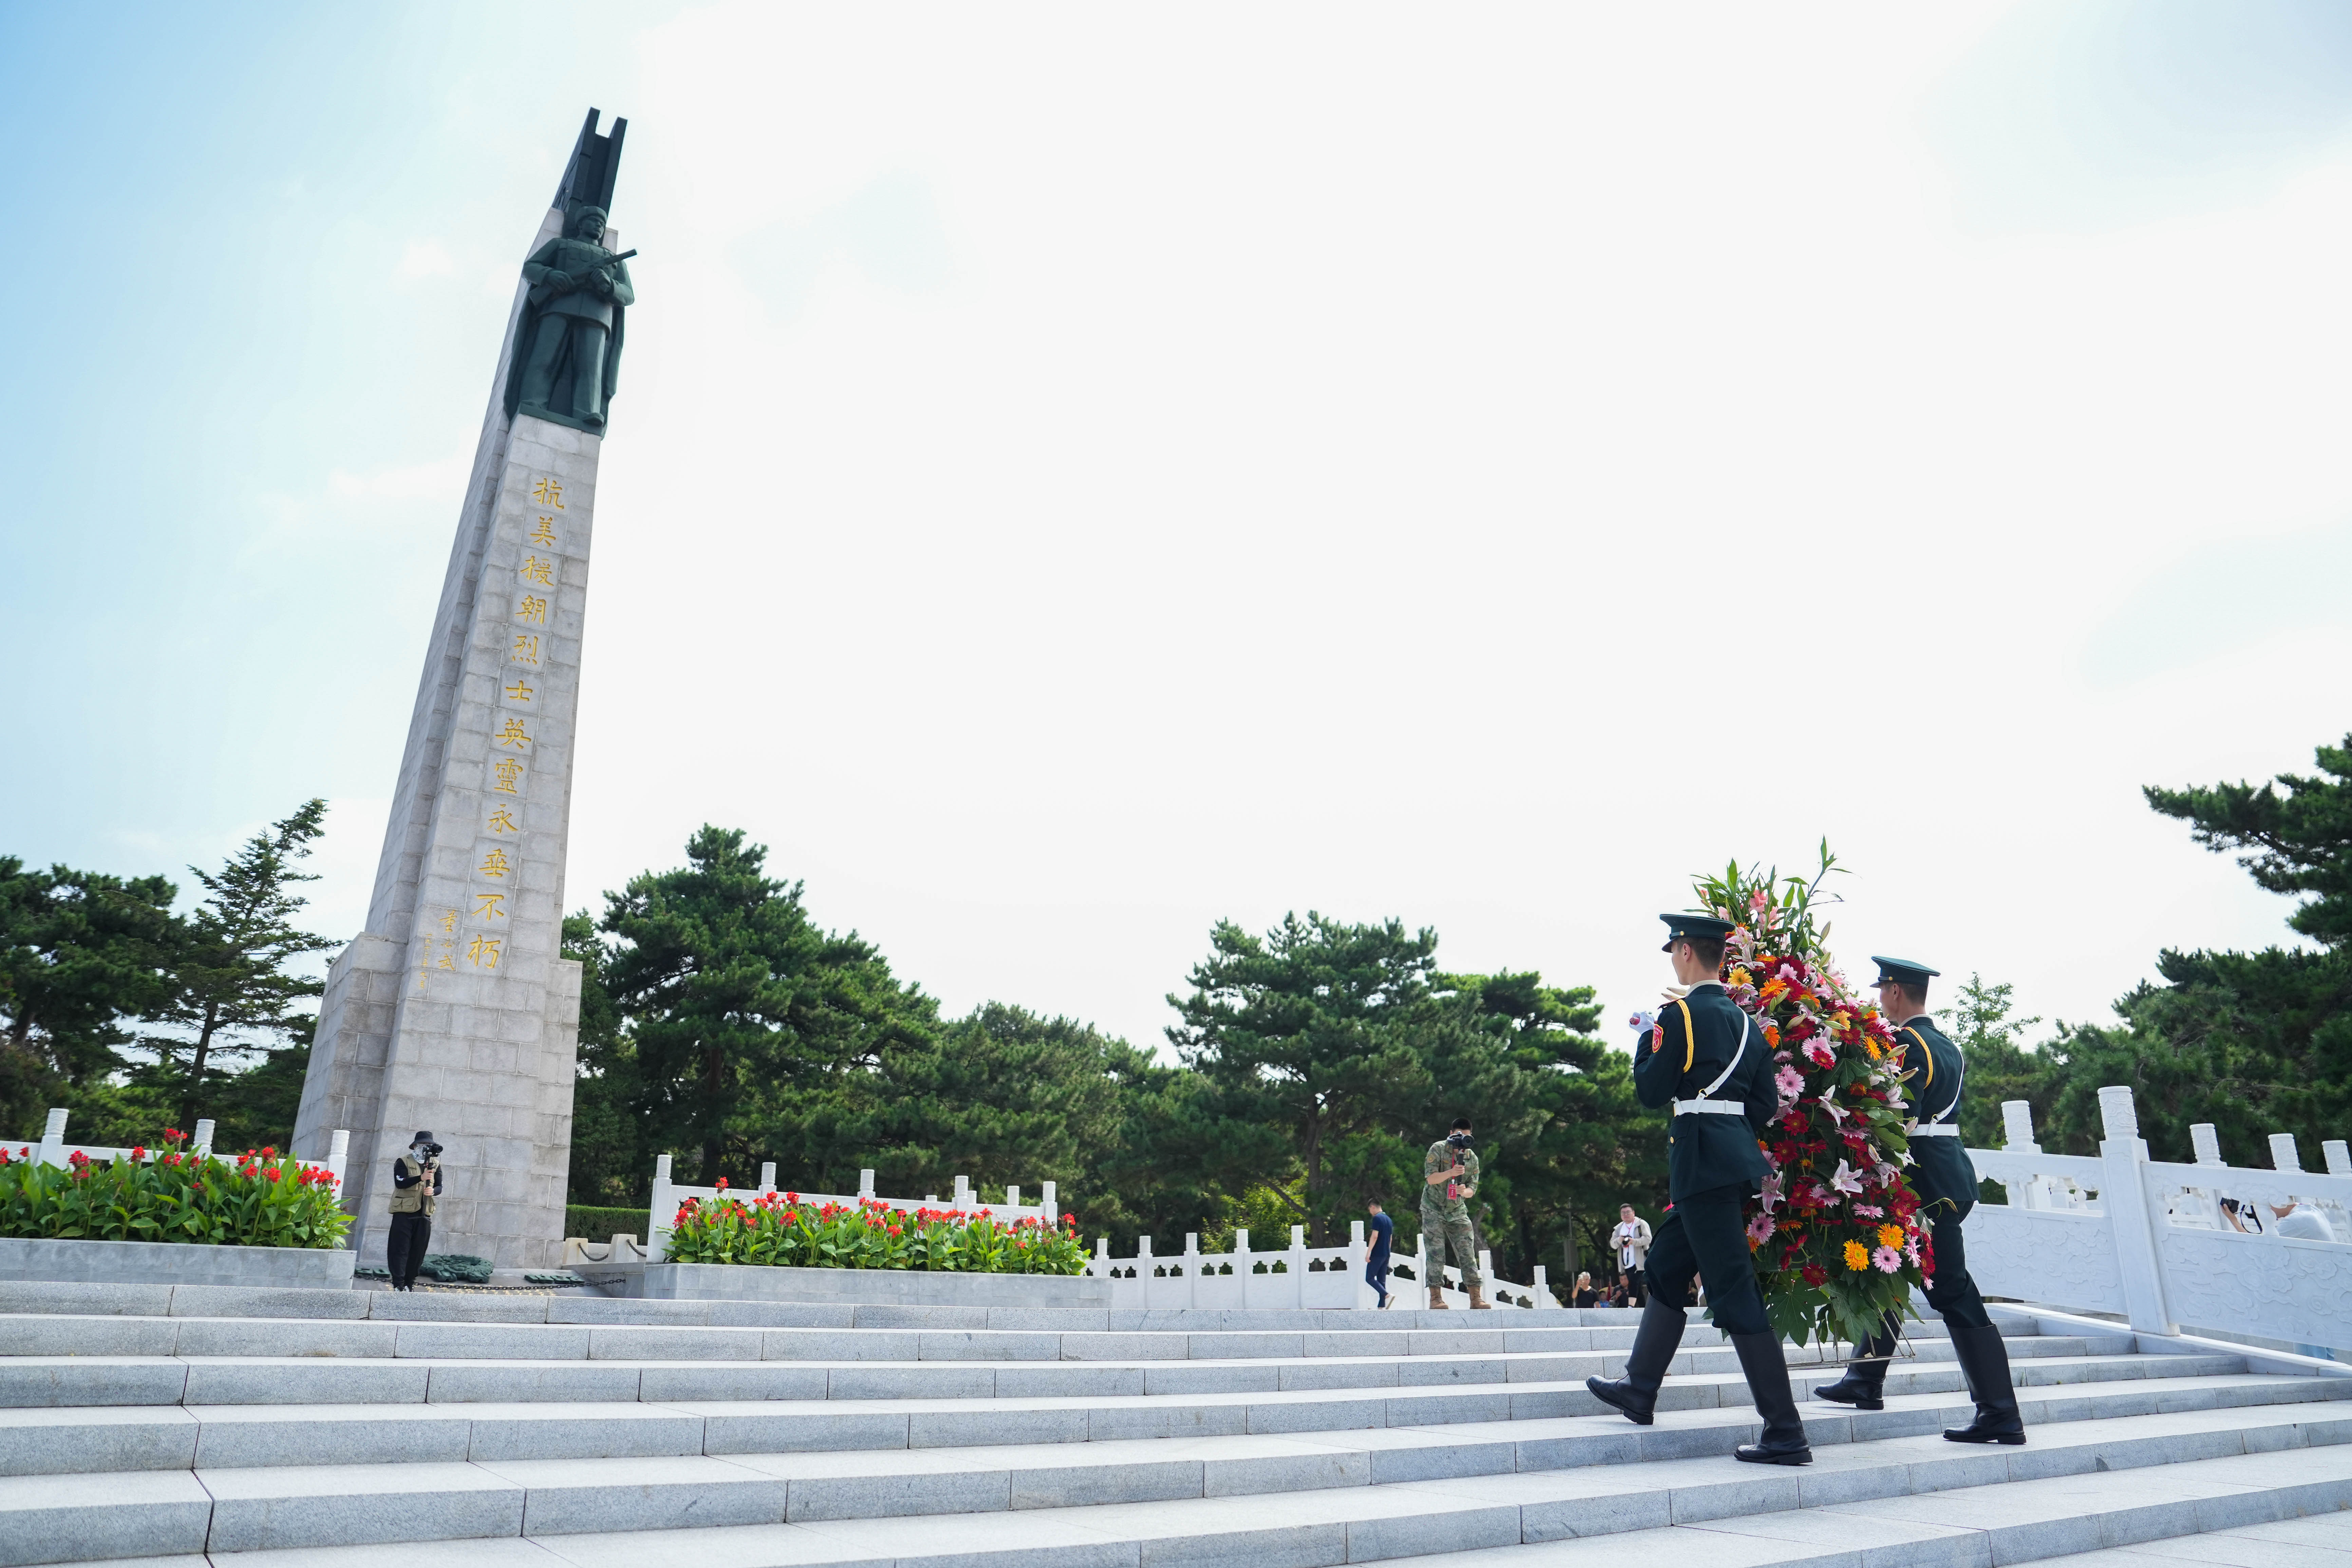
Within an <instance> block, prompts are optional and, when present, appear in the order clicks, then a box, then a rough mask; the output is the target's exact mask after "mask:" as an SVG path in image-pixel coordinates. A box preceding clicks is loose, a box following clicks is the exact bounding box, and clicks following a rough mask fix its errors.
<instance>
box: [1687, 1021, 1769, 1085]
mask: <svg viewBox="0 0 2352 1568" xmlns="http://www.w3.org/2000/svg"><path fill="white" fill-rule="evenodd" d="M1754 1026H1755V1020H1754V1019H1752V1018H1750V1017H1749V1016H1748V1012H1747V1010H1746V1009H1745V1008H1742V1009H1741V1010H1740V1014H1739V1046H1738V1049H1736V1050H1734V1051H1733V1052H1732V1053H1731V1061H1730V1062H1729V1064H1728V1065H1727V1066H1726V1067H1725V1068H1724V1069H1723V1070H1722V1071H1721V1072H1719V1073H1717V1074H1716V1075H1715V1081H1714V1082H1713V1083H1711V1084H1708V1085H1707V1086H1706V1088H1705V1089H1700V1090H1699V1091H1698V1097H1699V1098H1700V1099H1701V1100H1706V1099H1707V1098H1708V1097H1710V1096H1711V1095H1713V1094H1714V1093H1715V1091H1716V1090H1717V1089H1721V1088H1722V1087H1723V1085H1724V1080H1725V1079H1728V1078H1729V1077H1730V1076H1731V1074H1732V1071H1733V1069H1735V1068H1738V1066H1739V1062H1740V1058H1743V1057H1745V1056H1747V1054H1748V1030H1749V1029H1751V1028H1753V1027H1754Z"/></svg>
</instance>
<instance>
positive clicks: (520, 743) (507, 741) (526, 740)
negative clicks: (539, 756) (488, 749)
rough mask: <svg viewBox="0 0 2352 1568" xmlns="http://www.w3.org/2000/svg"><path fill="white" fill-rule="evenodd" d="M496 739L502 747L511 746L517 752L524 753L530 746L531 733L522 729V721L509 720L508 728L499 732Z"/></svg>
mask: <svg viewBox="0 0 2352 1568" xmlns="http://www.w3.org/2000/svg"><path fill="white" fill-rule="evenodd" d="M496 739H497V741H498V742H499V745H501V746H511V747H513V748H514V749H515V750H516V751H519V752H520V751H524V750H527V749H528V748H529V747H530V731H528V730H526V729H524V728H523V727H522V721H521V720H520V719H509V720H508V721H507V727H506V728H505V729H503V730H501V731H499V732H498V735H497V737H496Z"/></svg>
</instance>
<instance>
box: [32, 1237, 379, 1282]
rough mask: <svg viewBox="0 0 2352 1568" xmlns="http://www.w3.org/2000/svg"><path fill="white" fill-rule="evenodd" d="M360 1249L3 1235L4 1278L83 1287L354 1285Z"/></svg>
mask: <svg viewBox="0 0 2352 1568" xmlns="http://www.w3.org/2000/svg"><path fill="white" fill-rule="evenodd" d="M358 1261H359V1254H357V1253H355V1252H352V1251H350V1250H348V1249H346V1248H343V1247H204V1246H199V1245H195V1244H193V1243H183V1242H176V1241H76V1240H61V1239H58V1238H57V1237H0V1279H38V1280H56V1281H58V1282H60V1283H68V1284H83V1285H252V1286H274V1287H280V1288H282V1287H286V1286H297V1287H307V1288H309V1289H329V1290H337V1289H344V1290H347V1289H350V1288H351V1283H352V1265H353V1264H355V1263H357V1262H358Z"/></svg>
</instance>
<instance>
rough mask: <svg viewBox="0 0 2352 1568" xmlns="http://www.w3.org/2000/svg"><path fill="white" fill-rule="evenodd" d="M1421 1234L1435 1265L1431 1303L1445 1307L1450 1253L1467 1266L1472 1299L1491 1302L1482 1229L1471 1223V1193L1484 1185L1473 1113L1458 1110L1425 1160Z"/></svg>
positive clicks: (1482, 1306) (1478, 1304)
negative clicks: (1481, 1263) (1481, 1259)
mask: <svg viewBox="0 0 2352 1568" xmlns="http://www.w3.org/2000/svg"><path fill="white" fill-rule="evenodd" d="M1422 1172H1423V1184H1422V1189H1421V1237H1422V1241H1423V1247H1422V1251H1423V1255H1424V1256H1423V1262H1425V1263H1427V1264H1428V1266H1429V1305H1430V1307H1431V1309H1432V1310H1437V1311H1443V1310H1444V1309H1445V1295H1444V1288H1445V1254H1446V1252H1447V1251H1448V1250H1449V1249H1450V1250H1451V1251H1452V1252H1453V1254H1454V1267H1455V1268H1459V1269H1461V1270H1462V1288H1463V1289H1465V1290H1467V1291H1469V1292H1470V1305H1471V1306H1472V1307H1473V1308H1474V1309H1475V1310H1480V1311H1484V1310H1486V1308H1487V1305H1488V1303H1487V1300H1486V1280H1485V1279H1484V1278H1482V1277H1481V1276H1480V1274H1479V1272H1478V1233H1477V1232H1476V1231H1475V1230H1474V1229H1473V1228H1471V1225H1470V1199H1471V1198H1472V1197H1473V1196H1475V1194H1476V1193H1477V1191H1478V1156H1477V1155H1475V1154H1474V1153H1472V1152H1470V1119H1469V1118H1468V1117H1466V1116H1457V1117H1455V1118H1454V1130H1453V1131H1451V1132H1449V1133H1448V1134H1446V1135H1445V1136H1444V1137H1443V1138H1440V1139H1439V1140H1438V1141H1437V1142H1434V1143H1432V1144H1431V1145H1430V1146H1429V1156H1428V1158H1426V1159H1425V1160H1423V1162H1422Z"/></svg>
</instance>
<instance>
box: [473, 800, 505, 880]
mask: <svg viewBox="0 0 2352 1568" xmlns="http://www.w3.org/2000/svg"><path fill="white" fill-rule="evenodd" d="M505 815H506V810H505V808H504V807H500V808H499V816H505ZM475 869H476V871H477V872H478V873H479V874H480V875H482V876H485V877H499V878H503V877H504V876H505V875H506V874H507V873H508V872H509V871H511V870H513V869H514V867H513V865H512V864H511V863H510V862H509V860H508V859H507V852H506V851H505V850H503V849H501V848H499V847H498V846H497V845H495V844H493V845H491V846H490V852H489V853H488V855H485V856H483V857H482V863H481V865H479V866H478V867H476V868H475Z"/></svg>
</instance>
